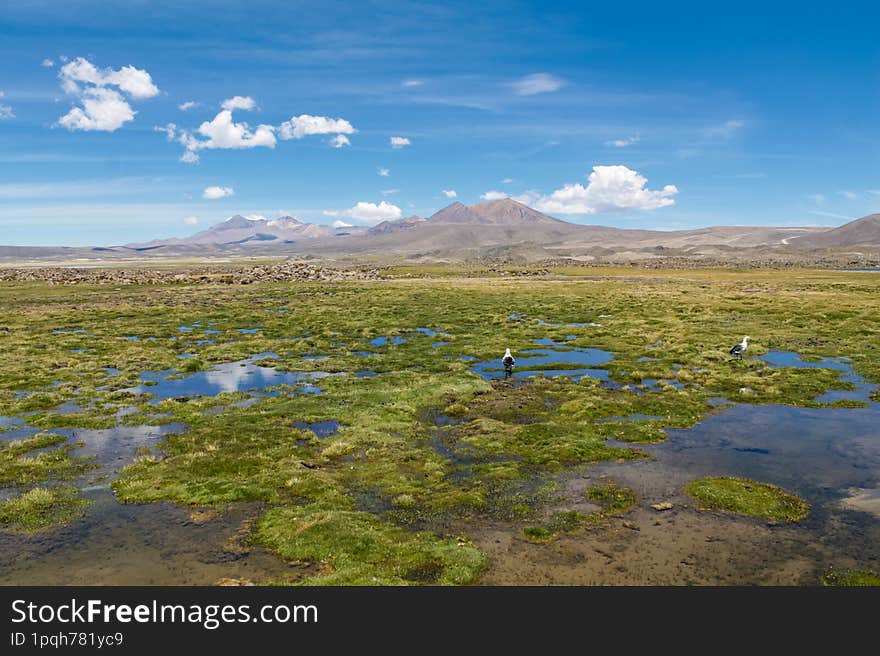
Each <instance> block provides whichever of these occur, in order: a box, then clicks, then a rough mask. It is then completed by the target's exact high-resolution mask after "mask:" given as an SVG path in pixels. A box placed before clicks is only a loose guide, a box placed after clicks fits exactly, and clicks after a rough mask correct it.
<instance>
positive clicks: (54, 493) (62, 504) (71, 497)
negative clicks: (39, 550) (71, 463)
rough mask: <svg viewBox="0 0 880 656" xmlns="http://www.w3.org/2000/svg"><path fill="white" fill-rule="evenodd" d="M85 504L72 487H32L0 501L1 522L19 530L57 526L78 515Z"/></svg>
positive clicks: (30, 530) (11, 528)
mask: <svg viewBox="0 0 880 656" xmlns="http://www.w3.org/2000/svg"><path fill="white" fill-rule="evenodd" d="M88 506H89V501H88V500H87V499H84V498H82V497H81V496H80V495H79V490H77V489H76V488H74V487H70V486H59V487H51V488H45V487H35V488H32V489H30V490H28V491H27V492H23V493H22V494H20V495H18V496H15V497H12V498H11V499H8V500H7V501H3V502H2V503H0V526H2V527H4V528H6V529H9V530H12V531H15V532H18V533H35V532H37V531H43V530H46V529H50V528H57V527H59V526H63V525H64V524H68V523H69V522H71V521H73V520H74V519H77V518H79V517H81V516H82V515H83V513H84V512H85V509H86V508H87V507H88Z"/></svg>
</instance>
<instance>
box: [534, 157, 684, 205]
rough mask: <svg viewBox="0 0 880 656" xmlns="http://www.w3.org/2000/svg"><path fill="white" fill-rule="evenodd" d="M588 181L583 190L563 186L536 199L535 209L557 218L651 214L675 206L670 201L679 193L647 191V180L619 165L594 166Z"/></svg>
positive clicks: (668, 189)
mask: <svg viewBox="0 0 880 656" xmlns="http://www.w3.org/2000/svg"><path fill="white" fill-rule="evenodd" d="M588 181H589V183H588V184H587V186H586V187H584V186H583V185H581V184H579V183H578V184H566V185H565V186H563V187H562V189H557V190H556V191H554V192H553V193H552V194H550V195H549V196H544V197H542V198H540V199H538V201H537V202H536V203H535V205H534V207H535V209H537V210H540V211H541V212H552V213H556V214H597V213H600V212H618V211H625V210H653V209H657V208H659V207H667V206H669V205H674V204H675V201H674V200H673V199H672V198H671V197H672V196H674V195H675V194H677V193H678V188H677V187H675V185H666V186H665V187H663V189H661V190H659V191H654V190H651V189H646V188H645V185H646V184H647V183H648V180H647V179H646V178H645V177H644V176H642V175H641V174H639V173H638V172H637V171H633V170H632V169H629V168H627V167H626V166H623V165H620V164H618V165H614V166H594V167H593V172H592V173H590V175H589V178H588Z"/></svg>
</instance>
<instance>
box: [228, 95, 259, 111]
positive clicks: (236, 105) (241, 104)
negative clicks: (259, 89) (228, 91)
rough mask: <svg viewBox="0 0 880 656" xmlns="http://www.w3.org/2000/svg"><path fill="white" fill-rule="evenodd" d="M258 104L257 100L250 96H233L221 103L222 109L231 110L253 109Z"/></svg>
mask: <svg viewBox="0 0 880 656" xmlns="http://www.w3.org/2000/svg"><path fill="white" fill-rule="evenodd" d="M256 106H257V101H256V100H254V99H253V98H251V97H250V96H233V97H232V98H227V99H226V100H224V101H223V102H222V103H220V108H221V109H228V110H229V111H230V112H232V111H235V110H236V109H243V110H245V111H247V110H251V109H253V108H254V107H256Z"/></svg>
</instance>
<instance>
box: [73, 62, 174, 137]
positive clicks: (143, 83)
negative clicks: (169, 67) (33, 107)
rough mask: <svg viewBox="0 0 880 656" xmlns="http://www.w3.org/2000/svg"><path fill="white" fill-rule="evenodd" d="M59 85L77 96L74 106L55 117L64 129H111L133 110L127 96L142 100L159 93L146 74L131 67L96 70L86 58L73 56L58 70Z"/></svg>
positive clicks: (125, 119) (121, 123) (129, 117)
mask: <svg viewBox="0 0 880 656" xmlns="http://www.w3.org/2000/svg"><path fill="white" fill-rule="evenodd" d="M58 78H59V79H60V80H61V87H62V88H63V89H64V90H65V91H66V92H67V93H69V94H71V95H72V96H75V97H76V98H77V101H78V102H79V103H80V104H81V106H74V107H73V108H72V109H71V110H70V111H69V112H68V113H67V114H65V115H64V116H62V117H61V118H60V119H58V125H60V126H62V127H65V128H67V129H68V130H71V131H72V130H98V131H103V132H114V131H116V130H118V129H119V128H120V127H122V126H123V125H124V124H126V123H128V122H129V121H132V120H134V116H135V114H136V113H137V112H136V111H134V110H133V109H132V108H131V105H130V104H129V102H128V99H129V98H130V99H135V100H142V99H145V98H152V97H154V96H157V95H159V89H158V87H157V86H156V85H155V84H153V79H152V77H150V74H149V73H148V72H147V71H145V70H142V69H138V68H135V67H134V66H123V67H122V68H118V69H113V68H104V69H99V68H97V67H96V66H95V65H94V64H92V63H91V62H90V61H88V60H87V59H84V58H83V57H77V58H76V59H74V60H73V61H71V62H69V63H67V64H65V65H64V66H62V67H61V70H60V71H59V72H58Z"/></svg>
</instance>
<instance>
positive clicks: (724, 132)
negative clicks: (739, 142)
mask: <svg viewBox="0 0 880 656" xmlns="http://www.w3.org/2000/svg"><path fill="white" fill-rule="evenodd" d="M745 126H746V122H745V121H744V120H742V119H738V118H737V119H730V120H728V121H724V123H720V124H718V125H710V126H708V127H706V128H703V136H704V137H705V138H707V139H730V138H731V137H733V135H735V134H736V133H737V132H738V131H739V130H741V129H743V128H744V127H745Z"/></svg>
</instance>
